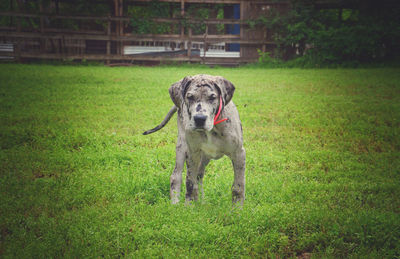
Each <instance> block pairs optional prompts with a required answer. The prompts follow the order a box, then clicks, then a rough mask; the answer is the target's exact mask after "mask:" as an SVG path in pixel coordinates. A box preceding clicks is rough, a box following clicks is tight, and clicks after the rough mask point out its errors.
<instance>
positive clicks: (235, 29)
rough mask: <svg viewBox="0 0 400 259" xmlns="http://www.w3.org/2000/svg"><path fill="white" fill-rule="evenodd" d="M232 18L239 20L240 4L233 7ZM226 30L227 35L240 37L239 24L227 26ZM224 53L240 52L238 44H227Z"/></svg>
mask: <svg viewBox="0 0 400 259" xmlns="http://www.w3.org/2000/svg"><path fill="white" fill-rule="evenodd" d="M233 18H234V19H240V4H235V5H233ZM227 30H228V34H233V35H240V24H229V25H228V28H227ZM226 51H240V44H239V43H231V44H227V50H226Z"/></svg>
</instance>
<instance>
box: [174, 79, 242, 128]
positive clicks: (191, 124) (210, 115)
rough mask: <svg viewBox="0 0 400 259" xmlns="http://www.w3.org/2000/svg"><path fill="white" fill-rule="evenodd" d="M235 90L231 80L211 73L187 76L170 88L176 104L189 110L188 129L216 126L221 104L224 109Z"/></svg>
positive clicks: (186, 110)
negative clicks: (215, 118) (215, 122)
mask: <svg viewBox="0 0 400 259" xmlns="http://www.w3.org/2000/svg"><path fill="white" fill-rule="evenodd" d="M234 91H235V87H234V86H233V84H232V83H231V82H229V81H228V80H226V79H225V78H223V77H221V76H210V75H196V76H187V77H185V78H184V79H182V80H181V81H179V82H177V83H175V84H173V85H172V86H171V87H170V89H169V93H170V96H171V99H172V101H173V102H174V103H175V105H176V106H177V107H178V108H180V109H182V110H184V111H185V112H187V117H188V118H187V119H188V121H187V123H186V129H187V130H207V131H210V130H212V128H213V127H214V117H215V116H216V115H217V112H218V109H219V106H220V105H221V106H222V107H221V109H223V108H224V107H225V106H226V105H227V104H228V103H229V102H230V101H231V99H232V96H233V93H234ZM220 100H222V102H221V101H220Z"/></svg>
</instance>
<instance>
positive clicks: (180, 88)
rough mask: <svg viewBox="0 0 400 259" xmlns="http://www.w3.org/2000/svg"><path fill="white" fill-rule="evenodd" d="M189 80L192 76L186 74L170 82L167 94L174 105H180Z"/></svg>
mask: <svg viewBox="0 0 400 259" xmlns="http://www.w3.org/2000/svg"><path fill="white" fill-rule="evenodd" d="M191 81H192V78H191V77H190V76H187V77H185V78H184V79H182V80H180V81H178V82H176V83H174V84H172V85H171V87H170V88H169V95H170V97H171V100H172V101H173V102H174V104H175V106H176V107H178V108H179V107H181V104H182V102H183V97H184V96H185V94H186V91H187V89H188V87H189V85H190V83H191Z"/></svg>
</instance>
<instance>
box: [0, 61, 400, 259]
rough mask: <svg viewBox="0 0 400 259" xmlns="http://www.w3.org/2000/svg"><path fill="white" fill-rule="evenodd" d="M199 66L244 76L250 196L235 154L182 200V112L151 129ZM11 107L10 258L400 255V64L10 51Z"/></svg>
mask: <svg viewBox="0 0 400 259" xmlns="http://www.w3.org/2000/svg"><path fill="white" fill-rule="evenodd" d="M199 73H208V74H213V75H222V76H224V77H226V78H227V79H229V80H231V81H232V82H233V83H234V84H235V86H236V92H235V95H234V97H233V101H234V102H235V103H236V105H237V107H238V110H239V113H240V116H241V119H242V123H243V130H244V139H245V148H246V151H247V170H246V181H247V186H246V201H245V205H244V207H243V209H242V210H239V209H232V206H231V193H230V186H231V184H232V181H233V172H232V167H231V164H230V161H229V159H227V158H224V159H221V160H218V161H212V162H211V163H210V165H209V166H208V167H207V169H206V176H205V178H204V189H205V201H204V203H203V204H194V205H192V206H184V204H183V202H181V204H179V205H177V206H172V205H170V203H169V176H170V173H171V172H172V170H173V168H174V159H175V141H176V135H177V129H176V117H174V118H173V119H172V120H171V122H170V123H169V124H168V125H167V126H166V127H165V128H164V129H163V130H161V131H159V132H157V133H155V134H152V135H149V136H142V135H141V133H142V132H143V131H144V130H147V129H149V128H152V127H153V126H155V125H156V124H158V123H159V122H160V121H161V120H162V119H163V117H164V116H165V114H166V113H167V111H168V110H169V108H170V107H171V106H172V102H171V100H170V99H169V95H168V91H167V89H168V87H169V86H170V85H171V84H172V83H173V82H175V81H178V80H179V79H181V78H183V77H184V76H186V75H190V74H199ZM0 108H1V113H0V145H1V146H0V147H1V150H0V161H1V162H0V166H1V168H0V173H1V178H0V191H1V196H0V206H1V211H0V257H2V258H9V257H13V258H27V257H29V258H47V257H68V258H71V257H72V258H92V257H93V258H94V257H95V258H99V257H106V258H109V257H128V258H149V257H159V258H160V257H162V258H175V257H177V258H185V257H186V258H240V257H256V258H258V257H261V258H275V257H278V258H288V257H289V258H290V257H300V258H309V257H310V256H311V257H312V258H326V257H328V258H343V257H355V258H364V257H367V258H399V257H400V162H399V158H400V156H399V155H400V135H399V134H400V69H394V68H386V69H320V70H311V69H310V70H301V69H272V70H266V69H257V68H234V69H230V68H214V69H212V68H203V67H152V68H150V67H121V68H108V67H101V66H93V67H85V66H49V65H16V64H1V65H0ZM182 198H183V194H182Z"/></svg>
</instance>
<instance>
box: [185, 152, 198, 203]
mask: <svg viewBox="0 0 400 259" xmlns="http://www.w3.org/2000/svg"><path fill="white" fill-rule="evenodd" d="M188 153H189V154H188V158H187V160H186V164H187V173H186V202H185V203H186V204H187V205H188V204H190V203H191V202H192V201H197V200H198V197H199V165H200V162H201V161H200V159H199V158H200V155H199V154H190V152H188Z"/></svg>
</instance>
